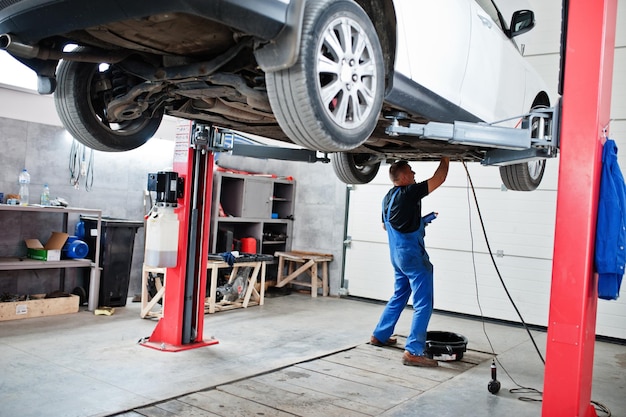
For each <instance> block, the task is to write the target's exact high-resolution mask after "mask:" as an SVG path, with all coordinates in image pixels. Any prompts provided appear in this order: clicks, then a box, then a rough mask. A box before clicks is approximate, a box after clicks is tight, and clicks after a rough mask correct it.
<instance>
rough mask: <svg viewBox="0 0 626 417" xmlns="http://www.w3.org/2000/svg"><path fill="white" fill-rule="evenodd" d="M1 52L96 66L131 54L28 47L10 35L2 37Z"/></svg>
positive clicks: (23, 56) (120, 59)
mask: <svg viewBox="0 0 626 417" xmlns="http://www.w3.org/2000/svg"><path fill="white" fill-rule="evenodd" d="M0 50H5V51H7V52H8V53H10V54H11V55H15V56H18V57H20V58H27V59H41V60H44V61H45V60H48V59H50V60H55V61H58V60H60V59H64V60H66V61H80V62H91V63H94V64H102V63H108V64H115V63H117V62H120V61H122V60H123V59H125V58H126V57H128V55H130V52H127V51H107V50H97V49H91V48H90V49H82V48H81V49H78V50H77V51H76V52H74V51H72V52H63V51H58V50H56V49H50V48H41V47H39V46H33V45H26V44H25V43H22V42H20V41H19V40H17V39H16V38H15V37H14V36H11V35H10V34H8V33H3V34H1V35H0Z"/></svg>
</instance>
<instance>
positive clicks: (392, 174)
mask: <svg viewBox="0 0 626 417" xmlns="http://www.w3.org/2000/svg"><path fill="white" fill-rule="evenodd" d="M407 167H409V163H408V161H405V160H400V161H396V162H394V163H393V164H391V166H390V167H389V179H390V180H391V181H392V182H396V181H398V179H400V174H402V172H403V171H404V170H405V169H406V168H407ZM409 168H410V167H409Z"/></svg>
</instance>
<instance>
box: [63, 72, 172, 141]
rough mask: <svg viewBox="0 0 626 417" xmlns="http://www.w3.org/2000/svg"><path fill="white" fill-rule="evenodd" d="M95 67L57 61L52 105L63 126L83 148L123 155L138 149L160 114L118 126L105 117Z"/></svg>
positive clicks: (157, 126) (159, 119)
mask: <svg viewBox="0 0 626 417" xmlns="http://www.w3.org/2000/svg"><path fill="white" fill-rule="evenodd" d="M98 68H99V64H94V63H85V62H75V61H61V63H60V64H59V67H58V70H57V83H58V86H57V89H56V92H55V95H54V102H55V105H56V109H57V113H58V115H59V118H60V119H61V122H62V123H63V126H65V128H66V129H67V130H68V132H69V133H70V134H71V135H72V136H73V137H74V138H76V140H78V141H79V142H81V143H82V144H84V145H85V146H88V147H90V148H91V149H95V150H98V151H106V152H123V151H129V150H131V149H135V148H138V147H139V146H141V145H143V144H144V143H146V142H147V141H148V139H150V138H151V137H152V136H153V135H154V133H155V132H156V131H157V129H158V128H159V125H160V124H161V120H162V118H163V112H162V111H160V112H157V113H156V114H153V115H152V117H144V116H140V117H139V118H137V119H134V120H127V121H122V122H120V123H119V124H113V123H109V122H108V121H107V120H106V117H105V111H106V109H105V107H106V104H105V102H104V100H102V99H101V96H102V95H101V94H97V93H96V91H95V88H94V87H95V85H96V83H97V82H98V79H97V78H96V75H97V74H98Z"/></svg>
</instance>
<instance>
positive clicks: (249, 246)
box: [241, 237, 256, 253]
mask: <svg viewBox="0 0 626 417" xmlns="http://www.w3.org/2000/svg"><path fill="white" fill-rule="evenodd" d="M241 251H242V252H243V253H256V239H255V238H253V237H243V238H241Z"/></svg>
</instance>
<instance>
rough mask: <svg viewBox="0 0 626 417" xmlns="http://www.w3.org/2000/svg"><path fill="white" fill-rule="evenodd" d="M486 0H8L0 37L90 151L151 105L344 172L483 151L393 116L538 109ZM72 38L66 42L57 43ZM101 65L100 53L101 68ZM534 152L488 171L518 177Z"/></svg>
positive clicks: (135, 141) (515, 51)
mask: <svg viewBox="0 0 626 417" xmlns="http://www.w3.org/2000/svg"><path fill="white" fill-rule="evenodd" d="M533 26H534V14H533V12H532V11H529V10H520V11H518V12H515V13H514V14H513V15H512V17H511V20H510V21H508V20H505V19H504V18H503V16H502V15H501V14H500V12H499V11H498V9H497V7H496V5H495V3H494V2H493V1H491V0H436V1H432V0H431V1H426V0H358V1H355V0H254V1H251V0H250V1H241V0H178V1H176V0H151V1H149V2H148V1H144V0H125V1H124V2H104V1H90V2H86V1H82V0H65V1H60V0H16V1H11V2H4V3H3V4H2V5H0V47H1V48H4V49H6V50H7V51H8V52H9V53H10V54H12V55H13V56H14V57H15V58H17V59H18V60H20V61H21V62H23V63H24V64H25V65H27V66H29V67H30V68H32V69H33V70H35V71H36V72H37V74H38V76H39V90H40V93H52V92H55V91H56V94H55V99H56V100H55V101H56V104H57V109H58V113H59V116H60V118H61V120H62V121H63V123H64V125H65V127H66V128H67V130H68V131H69V132H70V133H72V135H73V136H74V137H76V138H77V139H78V140H79V141H81V142H83V143H84V144H86V145H88V146H90V147H92V148H94V149H99V150H105V151H124V150H129V149H133V148H136V147H139V146H141V145H142V144H143V143H145V142H146V141H147V140H148V139H149V138H150V137H151V136H152V135H153V134H154V132H155V131H156V129H157V128H158V126H159V124H160V121H161V118H162V117H163V115H164V114H169V115H172V116H175V117H182V118H186V119H192V120H196V121H202V122H207V123H213V124H215V125H219V126H222V127H226V128H230V129H233V130H237V131H241V132H245V133H251V134H257V135H261V136H265V137H269V138H274V139H279V140H284V141H289V142H293V143H296V144H299V145H301V146H303V147H306V148H309V149H313V150H318V151H322V152H332V153H335V155H334V156H333V166H334V168H335V171H336V173H337V174H338V176H339V178H340V179H342V180H343V181H344V182H347V183H366V182H368V181H370V180H371V179H372V178H373V177H374V176H375V175H376V172H377V170H378V167H379V165H380V163H381V161H384V160H393V159H407V160H433V159H438V158H440V157H441V156H450V157H452V158H455V159H462V160H465V161H482V160H483V159H484V157H485V153H486V151H487V150H488V149H487V148H486V147H484V146H481V145H480V144H477V145H460V144H453V143H448V142H442V141H435V140H429V139H424V138H418V137H415V136H410V135H390V134H389V133H388V132H387V131H386V128H387V127H388V126H389V125H390V124H391V123H392V119H394V118H395V119H396V120H399V123H404V124H408V123H427V122H430V121H435V122H446V123H451V122H454V121H466V122H488V123H491V122H495V121H498V120H502V119H509V118H513V117H517V118H519V116H520V115H522V114H524V113H527V112H529V111H530V110H531V109H534V108H540V107H549V106H550V100H549V97H548V94H547V92H546V88H545V86H544V85H543V83H542V81H541V80H540V78H539V77H538V76H537V74H536V73H535V72H534V71H533V70H532V68H531V67H530V66H529V65H528V63H527V62H526V61H525V60H524V58H523V57H522V55H521V54H520V51H519V48H518V46H517V45H516V43H515V40H514V38H515V36H517V35H519V34H521V33H524V32H526V31H528V30H530V29H532V27H533ZM69 44H73V45H78V47H77V48H75V49H73V50H71V51H69V52H68V50H67V49H66V47H67V45H69ZM102 63H106V64H108V65H101V64H102ZM544 166H545V160H543V159H541V160H538V161H530V162H523V163H516V164H511V165H506V166H503V167H501V168H500V171H501V174H502V175H501V176H502V179H503V181H504V183H505V185H506V186H507V187H508V188H510V189H517V190H532V189H534V188H536V187H537V185H538V184H539V182H540V181H541V177H542V175H543V169H544Z"/></svg>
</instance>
